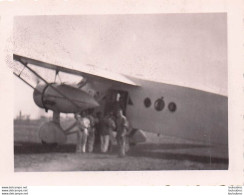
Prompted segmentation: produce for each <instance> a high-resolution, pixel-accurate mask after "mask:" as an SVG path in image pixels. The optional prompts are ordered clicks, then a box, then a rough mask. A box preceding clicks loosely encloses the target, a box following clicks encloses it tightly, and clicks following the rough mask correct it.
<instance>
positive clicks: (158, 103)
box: [154, 97, 165, 111]
mask: <svg viewBox="0 0 244 195" xmlns="http://www.w3.org/2000/svg"><path fill="white" fill-rule="evenodd" d="M164 106H165V103H164V100H163V97H162V98H159V99H157V100H156V101H155V103H154V108H155V109H156V110H157V111H161V110H163V109H164Z"/></svg>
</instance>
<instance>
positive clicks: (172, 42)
mask: <svg viewBox="0 0 244 195" xmlns="http://www.w3.org/2000/svg"><path fill="white" fill-rule="evenodd" d="M10 57H11V60H12V62H11V63H10V62H9V64H8V66H9V71H12V72H13V73H14V76H13V77H14V92H15V95H14V119H13V120H14V143H13V146H14V171H15V172H47V171H48V172H49V171H51V172H54V171H55V172H57V171H58V172H59V171H147V170H228V168H229V148H228V89H227V87H228V78H227V77H228V68H227V67H228V65H227V14H226V13H184V14H183V13H178V14H177V13H171V14H166V13H164V14H103V15H72V16H71V15H56V16H48V15H47V16H15V17H14V20H13V53H12V54H11V56H10Z"/></svg>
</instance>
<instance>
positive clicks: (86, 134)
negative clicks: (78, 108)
mask: <svg viewBox="0 0 244 195" xmlns="http://www.w3.org/2000/svg"><path fill="white" fill-rule="evenodd" d="M75 119H76V122H75V123H74V124H73V125H71V126H70V127H69V128H68V129H66V131H67V132H68V131H70V130H71V129H72V128H74V127H75V126H77V127H78V131H77V144H76V152H78V153H85V152H89V153H90V152H93V151H94V148H95V147H97V148H99V150H100V152H102V153H106V152H109V151H111V150H112V146H113V145H115V143H116V142H117V145H118V155H119V157H124V156H125V153H126V149H127V144H126V143H127V140H126V139H127V138H126V137H127V133H128V129H129V124H128V120H127V119H126V117H125V116H124V115H123V111H122V110H121V109H118V110H117V111H116V116H114V114H113V112H108V113H106V114H105V115H104V116H103V115H102V113H101V112H98V113H96V116H95V115H94V112H92V111H90V112H85V111H83V112H82V113H80V114H75ZM115 135H116V136H115Z"/></svg>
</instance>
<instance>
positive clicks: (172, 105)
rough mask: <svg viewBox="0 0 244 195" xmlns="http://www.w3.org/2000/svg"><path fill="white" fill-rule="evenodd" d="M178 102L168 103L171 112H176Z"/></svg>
mask: <svg viewBox="0 0 244 195" xmlns="http://www.w3.org/2000/svg"><path fill="white" fill-rule="evenodd" d="M176 108H177V107H176V104H175V103H174V102H170V103H169V105H168V109H169V111H170V112H175V111H176Z"/></svg>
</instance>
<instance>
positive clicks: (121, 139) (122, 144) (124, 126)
mask: <svg viewBox="0 0 244 195" xmlns="http://www.w3.org/2000/svg"><path fill="white" fill-rule="evenodd" d="M116 115H117V119H116V127H117V128H116V130H117V135H116V138H117V143H118V146H119V151H118V153H119V154H118V155H119V157H124V156H125V152H126V135H127V131H128V127H129V124H128V121H127V118H126V117H125V116H124V115H123V111H122V110H121V109H118V111H117V112H116Z"/></svg>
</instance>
